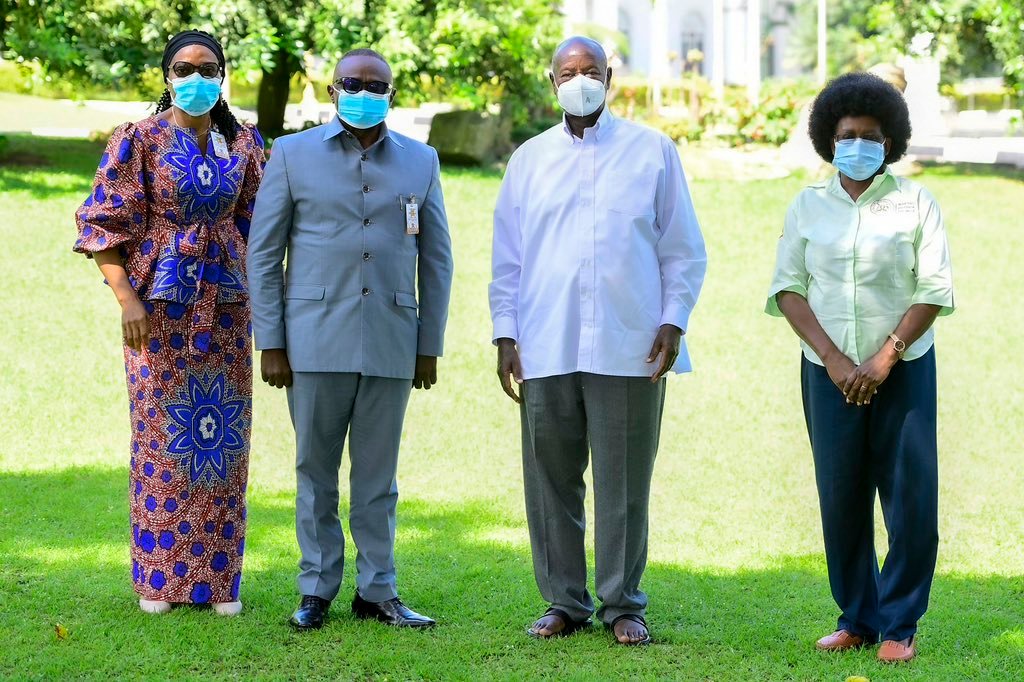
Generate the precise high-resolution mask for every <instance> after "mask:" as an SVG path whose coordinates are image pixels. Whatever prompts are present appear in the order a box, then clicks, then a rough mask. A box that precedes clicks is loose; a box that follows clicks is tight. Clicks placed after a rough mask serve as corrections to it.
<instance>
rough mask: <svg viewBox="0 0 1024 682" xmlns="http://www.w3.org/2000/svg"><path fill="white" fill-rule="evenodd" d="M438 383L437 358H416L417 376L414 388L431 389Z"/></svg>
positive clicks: (413, 382)
mask: <svg viewBox="0 0 1024 682" xmlns="http://www.w3.org/2000/svg"><path fill="white" fill-rule="evenodd" d="M436 383H437V358H436V357H434V356H433V355H417V356H416V374H415V375H414V376H413V379H412V387H413V388H425V389H427V390H428V391H429V390H430V387H431V386H433V385H434V384H436Z"/></svg>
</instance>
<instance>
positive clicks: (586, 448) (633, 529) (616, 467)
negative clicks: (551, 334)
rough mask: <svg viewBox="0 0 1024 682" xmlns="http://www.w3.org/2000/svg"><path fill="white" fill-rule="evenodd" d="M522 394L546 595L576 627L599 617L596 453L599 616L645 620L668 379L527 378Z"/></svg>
mask: <svg viewBox="0 0 1024 682" xmlns="http://www.w3.org/2000/svg"><path fill="white" fill-rule="evenodd" d="M522 396H523V403H522V409H521V414H522V423H523V474H524V479H525V489H526V520H527V524H528V525H529V529H530V545H531V548H532V550H533V570H534V575H535V577H536V578H537V586H538V587H539V588H540V592H541V596H542V597H544V599H545V601H547V602H548V603H549V604H551V605H552V606H554V607H557V608H559V609H562V610H563V611H565V612H566V613H567V614H568V615H569V617H570V618H572V619H573V620H584V619H586V618H587V617H589V616H590V614H591V613H593V611H594V602H593V599H592V598H591V596H590V591H589V590H588V589H587V557H586V553H585V550H584V532H585V529H586V518H585V515H584V511H583V500H584V496H585V495H586V485H585V484H584V482H583V473H584V472H585V471H586V470H587V460H588V454H589V455H590V459H592V461H593V466H594V514H595V515H596V517H597V518H596V520H595V528H594V555H595V556H594V564H595V565H594V568H595V572H596V574H597V575H596V576H595V586H596V587H597V598H598V599H599V600H600V601H601V608H600V609H599V610H598V612H597V617H598V618H599V619H601V620H602V621H604V622H605V623H611V622H612V621H613V620H615V618H617V617H619V616H621V615H624V614H637V615H643V614H644V612H645V610H646V608H647V595H646V594H644V592H643V591H642V590H641V589H640V579H641V577H642V576H643V573H644V568H645V567H646V565H647V504H648V500H649V499H650V492H651V475H652V473H653V471H654V457H655V455H656V454H657V452H658V437H659V434H660V432H661V414H662V410H663V409H664V406H665V380H664V379H662V380H661V381H659V382H657V383H653V384H652V383H651V380H650V379H649V378H648V377H618V376H604V375H599V374H587V373H583V372H575V373H573V374H563V375H559V376H553V377H544V378H542V379H527V380H526V381H525V382H524V383H523V389H522Z"/></svg>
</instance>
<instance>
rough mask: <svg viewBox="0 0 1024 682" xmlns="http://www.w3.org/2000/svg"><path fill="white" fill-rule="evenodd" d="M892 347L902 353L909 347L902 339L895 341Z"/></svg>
mask: <svg viewBox="0 0 1024 682" xmlns="http://www.w3.org/2000/svg"><path fill="white" fill-rule="evenodd" d="M892 347H893V348H895V349H896V352H897V353H902V352H903V351H905V350H906V349H907V344H905V343H903V342H902V341H893V342H892Z"/></svg>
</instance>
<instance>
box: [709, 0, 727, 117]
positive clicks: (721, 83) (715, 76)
mask: <svg viewBox="0 0 1024 682" xmlns="http://www.w3.org/2000/svg"><path fill="white" fill-rule="evenodd" d="M711 85H712V86H714V89H715V96H716V97H718V98H719V100H721V98H722V92H723V91H724V90H725V5H724V3H723V0H712V2H711Z"/></svg>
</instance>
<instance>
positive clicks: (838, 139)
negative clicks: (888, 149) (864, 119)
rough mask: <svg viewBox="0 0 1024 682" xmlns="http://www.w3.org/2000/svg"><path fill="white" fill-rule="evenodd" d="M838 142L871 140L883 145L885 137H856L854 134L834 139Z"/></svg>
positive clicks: (845, 134) (844, 134) (837, 136)
mask: <svg viewBox="0 0 1024 682" xmlns="http://www.w3.org/2000/svg"><path fill="white" fill-rule="evenodd" d="M832 139H833V140H835V141H836V142H846V141H848V140H857V139H861V140H869V141H871V142H877V143H878V144H883V143H884V142H885V135H856V134H854V133H843V134H842V135H836V136H835V137H833V138H832Z"/></svg>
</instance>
